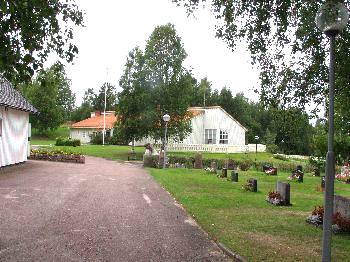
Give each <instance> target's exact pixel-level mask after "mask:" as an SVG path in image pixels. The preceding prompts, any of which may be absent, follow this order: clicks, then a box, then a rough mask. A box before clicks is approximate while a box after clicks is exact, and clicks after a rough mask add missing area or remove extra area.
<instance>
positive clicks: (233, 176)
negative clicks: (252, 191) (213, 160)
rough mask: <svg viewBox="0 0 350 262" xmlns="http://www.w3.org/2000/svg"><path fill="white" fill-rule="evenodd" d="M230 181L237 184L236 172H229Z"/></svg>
mask: <svg viewBox="0 0 350 262" xmlns="http://www.w3.org/2000/svg"><path fill="white" fill-rule="evenodd" d="M231 181H232V182H238V172H237V171H232V172H231Z"/></svg>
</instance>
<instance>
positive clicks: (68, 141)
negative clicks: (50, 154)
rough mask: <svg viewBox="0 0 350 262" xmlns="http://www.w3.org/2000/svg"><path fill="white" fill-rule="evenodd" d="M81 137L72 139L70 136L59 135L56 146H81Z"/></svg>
mask: <svg viewBox="0 0 350 262" xmlns="http://www.w3.org/2000/svg"><path fill="white" fill-rule="evenodd" d="M80 144H81V143H80V140H79V139H72V138H70V137H58V138H56V146H74V147H76V146H80Z"/></svg>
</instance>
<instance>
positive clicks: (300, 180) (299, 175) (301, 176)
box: [298, 171, 304, 183]
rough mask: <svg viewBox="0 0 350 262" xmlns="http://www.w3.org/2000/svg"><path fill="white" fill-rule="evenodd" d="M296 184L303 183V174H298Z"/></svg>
mask: <svg viewBox="0 0 350 262" xmlns="http://www.w3.org/2000/svg"><path fill="white" fill-rule="evenodd" d="M298 173H299V174H298V182H300V183H303V182H304V173H303V172H301V171H300V172H298Z"/></svg>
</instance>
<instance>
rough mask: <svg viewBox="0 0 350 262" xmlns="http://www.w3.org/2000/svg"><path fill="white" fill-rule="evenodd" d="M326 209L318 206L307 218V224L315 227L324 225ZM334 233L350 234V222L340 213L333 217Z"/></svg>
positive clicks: (334, 214) (335, 213)
mask: <svg viewBox="0 0 350 262" xmlns="http://www.w3.org/2000/svg"><path fill="white" fill-rule="evenodd" d="M323 216H324V208H323V206H316V207H315V208H314V210H313V211H312V212H311V215H309V216H308V217H307V218H306V222H307V223H309V224H312V225H315V226H320V227H321V226H322V225H323ZM332 230H333V233H350V220H348V219H346V218H345V217H344V216H342V214H341V213H340V212H334V213H333V216H332Z"/></svg>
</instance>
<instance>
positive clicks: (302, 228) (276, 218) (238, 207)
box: [149, 168, 350, 261]
mask: <svg viewBox="0 0 350 262" xmlns="http://www.w3.org/2000/svg"><path fill="white" fill-rule="evenodd" d="M149 171H150V173H151V175H152V176H153V177H154V178H155V179H156V180H158V181H159V183H160V184H161V185H162V186H163V187H164V188H166V189H167V190H168V191H169V192H170V193H171V194H172V195H173V196H174V197H175V198H176V199H177V201H178V202H180V203H181V204H182V205H183V207H184V208H185V209H186V210H187V211H188V212H189V213H190V215H191V216H193V218H194V219H195V220H196V221H197V222H198V223H199V225H200V226H201V227H202V228H203V229H204V230H205V231H206V232H208V234H209V236H210V237H211V238H212V239H214V240H217V241H219V242H222V243H223V244H225V245H226V246H227V247H228V248H230V249H231V250H232V251H234V252H237V253H238V254H240V255H241V256H244V257H246V258H247V259H248V260H249V261H282V260H284V261H320V260H321V257H322V249H321V246H322V229H321V228H319V227H315V226H313V225H310V224H307V223H306V222H305V220H306V217H307V216H308V215H310V214H311V212H312V210H313V209H314V207H315V206H317V205H322V204H323V193H322V192H319V191H316V187H317V186H318V185H320V178H319V177H312V176H311V174H305V177H304V181H305V182H304V183H298V182H294V181H290V184H291V204H292V205H291V206H274V205H272V204H269V203H267V202H266V201H265V197H266V194H267V193H268V191H271V190H274V189H275V185H276V181H277V180H279V181H285V182H286V181H287V177H288V176H289V173H279V174H278V176H277V177H276V176H266V175H264V174H263V173H262V172H258V171H246V172H243V171H241V172H239V182H238V183H233V182H230V181H227V179H223V178H218V177H216V176H215V175H213V174H209V173H206V172H205V171H203V170H194V169H193V170H192V169H180V168H178V169H166V170H162V169H149ZM248 178H256V179H257V180H258V192H257V193H253V192H247V191H244V190H243V189H242V185H243V184H244V183H245V182H246V180H247V179H248ZM335 194H340V195H343V196H347V197H350V185H347V184H344V183H341V182H338V181H336V182H335ZM349 254H350V235H349V234H347V235H333V237H332V259H333V260H334V261H348V259H349Z"/></svg>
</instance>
